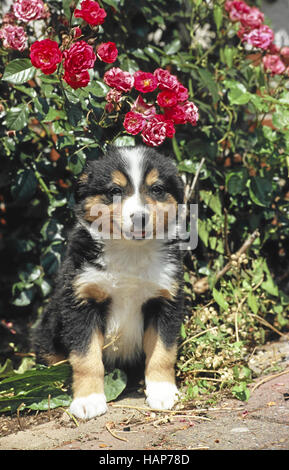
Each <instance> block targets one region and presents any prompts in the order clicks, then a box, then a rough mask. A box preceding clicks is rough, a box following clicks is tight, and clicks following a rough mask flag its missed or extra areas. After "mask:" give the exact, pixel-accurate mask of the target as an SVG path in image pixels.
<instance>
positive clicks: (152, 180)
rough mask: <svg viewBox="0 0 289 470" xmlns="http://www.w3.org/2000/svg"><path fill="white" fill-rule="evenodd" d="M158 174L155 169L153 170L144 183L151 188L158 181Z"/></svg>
mask: <svg viewBox="0 0 289 470" xmlns="http://www.w3.org/2000/svg"><path fill="white" fill-rule="evenodd" d="M158 178H159V172H158V170H157V169H156V168H153V169H152V170H151V171H150V172H149V173H148V174H147V176H146V179H145V182H146V184H147V186H152V185H153V184H154V183H156V182H157V181H158Z"/></svg>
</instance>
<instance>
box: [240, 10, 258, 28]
mask: <svg viewBox="0 0 289 470" xmlns="http://www.w3.org/2000/svg"><path fill="white" fill-rule="evenodd" d="M240 21H241V24H242V26H244V27H245V28H259V26H261V24H262V23H263V22H264V15H263V13H262V12H261V11H260V10H259V8H256V7H252V8H250V10H249V12H248V13H243V14H242V16H241V18H240Z"/></svg>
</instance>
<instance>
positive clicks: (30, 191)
mask: <svg viewBox="0 0 289 470" xmlns="http://www.w3.org/2000/svg"><path fill="white" fill-rule="evenodd" d="M37 184H38V181H37V178H36V176H35V174H34V172H33V171H32V170H29V169H26V170H19V171H18V173H17V176H16V178H15V183H14V184H13V186H12V188H11V194H12V196H13V198H14V199H16V200H21V201H29V200H30V199H31V198H32V196H34V194H35V191H36V188H37Z"/></svg>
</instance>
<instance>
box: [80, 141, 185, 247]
mask: <svg viewBox="0 0 289 470" xmlns="http://www.w3.org/2000/svg"><path fill="white" fill-rule="evenodd" d="M183 199H184V188H183V183H182V180H181V178H180V177H179V176H178V174H177V168H176V165H175V163H174V161H173V160H172V159H170V158H169V157H166V156H164V155H162V154H160V153H158V152H156V151H155V150H153V149H150V148H148V147H143V146H140V147H110V149H109V150H108V152H107V153H106V154H105V155H103V156H102V157H101V158H100V159H98V160H94V161H92V162H90V163H88V165H87V166H86V168H85V170H84V172H83V174H82V175H81V176H80V179H79V184H78V200H79V203H78V205H77V208H76V212H77V216H78V217H79V218H80V219H82V220H83V221H84V222H85V223H86V224H90V225H91V228H92V229H93V230H95V231H96V232H98V234H100V235H101V236H102V237H103V238H118V239H119V238H125V239H133V240H145V239H151V238H162V236H164V234H167V232H168V229H169V226H170V224H173V223H175V221H176V216H177V208H178V204H182V203H183Z"/></svg>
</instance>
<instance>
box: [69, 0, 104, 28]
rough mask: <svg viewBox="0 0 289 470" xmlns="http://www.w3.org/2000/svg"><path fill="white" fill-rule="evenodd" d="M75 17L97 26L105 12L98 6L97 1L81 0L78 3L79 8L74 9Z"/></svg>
mask: <svg viewBox="0 0 289 470" xmlns="http://www.w3.org/2000/svg"><path fill="white" fill-rule="evenodd" d="M74 16H75V18H82V19H83V20H84V21H86V23H88V24H90V25H92V26H97V25H99V24H102V23H104V20H105V17H106V12H105V10H104V9H103V8H100V6H99V4H98V3H97V2H94V1H92V0H83V1H82V2H81V4H80V10H79V9H75V10H74Z"/></svg>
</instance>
